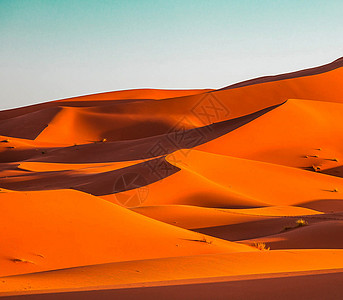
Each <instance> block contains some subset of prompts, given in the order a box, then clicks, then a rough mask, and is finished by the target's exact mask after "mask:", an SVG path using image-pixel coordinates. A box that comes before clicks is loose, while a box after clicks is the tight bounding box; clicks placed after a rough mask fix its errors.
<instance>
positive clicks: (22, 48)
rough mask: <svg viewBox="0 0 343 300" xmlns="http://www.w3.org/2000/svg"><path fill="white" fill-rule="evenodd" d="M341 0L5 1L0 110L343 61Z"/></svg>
mask: <svg viewBox="0 0 343 300" xmlns="http://www.w3.org/2000/svg"><path fill="white" fill-rule="evenodd" d="M342 11H343V1H342V0H337V1H335V0H324V1H319V0H288V1H285V0H283V1H279V0H270V1H267V0H258V1H257V0H256V1H254V0H250V1H247V0H236V1H230V0H208V1H204V0H173V1H168V0H111V1H106V0H101V1H99V0H98V1H96V0H0V109H8V108H14V107H19V106H24V105H30V104H34V103H39V102H45V101H50V100H54V99H61V98H68V97H72V96H77V95H85V94H91V93H97V92H104V91H113V90H122V89H132V88H167V89H191V88H221V87H224V86H227V85H230V84H233V83H236V82H239V81H243V80H247V79H250V78H254V77H260V76H264V75H273V74H280V73H285V72H290V71H296V70H300V69H304V68H309V67H314V66H318V65H322V64H326V63H329V62H331V61H333V60H335V59H337V58H339V57H342V56H343V18H342Z"/></svg>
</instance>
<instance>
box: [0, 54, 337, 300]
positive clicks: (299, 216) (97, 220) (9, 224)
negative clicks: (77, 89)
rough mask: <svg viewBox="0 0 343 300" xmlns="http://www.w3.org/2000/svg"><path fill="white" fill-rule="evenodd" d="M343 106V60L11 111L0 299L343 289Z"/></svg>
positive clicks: (312, 293)
mask: <svg viewBox="0 0 343 300" xmlns="http://www.w3.org/2000/svg"><path fill="white" fill-rule="evenodd" d="M342 104H343V59H342V58H341V59H338V60H336V61H335V62H333V63H331V64H328V65H325V66H321V67H317V68H312V69H308V70H302V71H298V72H294V73H289V74H282V75H277V76H271V77H261V78H257V79H253V80H248V81H246V82H242V83H239V84H235V85H233V86H229V87H226V88H223V89H219V90H211V89H204V90H154V89H137V90H126V91H115V92H106V93H100V94H94V95H85V96H79V97H74V98H68V99H62V100H56V101H50V102H45V103H41V104H37V105H32V106H27V107H22V108H17V109H10V110H4V111H0V218H1V223H0V224H1V226H0V238H1V241H2V243H1V247H0V298H3V299H113V298H115V299H152V298H155V299H273V298H275V299H290V298H293V299H300V298H301V299H342V297H343V289H342V285H341V280H342V278H343V242H342V239H341V237H342V235H343V197H342V193H343V178H342V177H343V165H342V162H343V154H342V153H343V143H342V141H343V125H342V122H341V120H342V118H343V106H342ZM299 297H300V298H299Z"/></svg>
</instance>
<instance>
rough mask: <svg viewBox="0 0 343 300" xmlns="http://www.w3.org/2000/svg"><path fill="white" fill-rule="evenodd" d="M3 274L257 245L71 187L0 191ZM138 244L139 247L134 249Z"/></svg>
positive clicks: (0, 261) (221, 250)
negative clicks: (177, 223) (228, 239)
mask: <svg viewBox="0 0 343 300" xmlns="http://www.w3.org/2000/svg"><path fill="white" fill-rule="evenodd" d="M0 201H1V202H0V205H1V210H0V211H1V212H2V215H1V220H2V224H4V226H2V227H1V229H0V235H1V237H2V238H1V239H2V240H5V241H6V243H5V244H4V245H2V247H1V250H0V251H1V252H0V266H1V267H0V276H5V275H11V274H23V273H30V272H37V271H44V270H52V269H61V268H67V267H75V266H80V265H88V264H98V263H105V262H113V261H124V260H134V259H146V258H155V257H166V256H182V255H194V254H205V253H220V252H232V251H256V249H254V248H251V247H248V246H243V245H240V244H235V243H231V242H226V241H221V240H218V239H215V238H211V237H205V236H204V235H200V234H197V233H193V232H191V231H187V230H184V229H181V228H178V227H175V226H171V225H168V224H165V223H162V222H158V221H156V220H153V219H150V218H147V217H144V216H142V215H140V214H136V213H134V212H130V211H129V210H126V209H124V208H121V207H119V206H117V205H114V204H111V203H109V202H106V201H104V200H101V199H99V198H96V197H93V196H90V195H87V194H83V193H80V192H76V191H71V190H62V191H51V192H26V193H20V192H4V193H0ZM136 245H140V246H139V251H137V249H136Z"/></svg>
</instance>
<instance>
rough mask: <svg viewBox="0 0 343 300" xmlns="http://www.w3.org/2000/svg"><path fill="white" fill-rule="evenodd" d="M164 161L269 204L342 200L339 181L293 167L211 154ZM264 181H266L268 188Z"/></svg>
mask: <svg viewBox="0 0 343 300" xmlns="http://www.w3.org/2000/svg"><path fill="white" fill-rule="evenodd" d="M166 160H167V161H168V162H169V163H171V164H173V165H175V166H177V167H178V168H180V169H182V170H183V169H184V170H188V171H189V172H193V173H196V174H200V176H204V177H206V178H207V179H208V180H211V181H214V182H216V183H217V184H218V185H222V186H225V187H227V188H228V189H230V190H232V191H234V192H237V193H241V192H243V191H244V194H245V195H246V196H247V197H249V198H252V199H256V200H257V201H261V202H264V203H267V204H268V205H297V204H298V203H302V202H306V201H313V200H319V199H337V200H339V199H342V196H341V193H340V192H334V191H335V189H337V190H338V191H340V190H343V180H342V178H338V177H333V176H328V175H325V174H320V173H314V172H308V171H305V170H299V169H296V168H291V167H286V166H281V165H275V164H270V163H264V162H259V161H252V160H247V159H241V158H236V157H229V156H224V155H218V154H212V153H208V152H202V151H198V150H191V151H189V153H188V155H187V157H185V156H184V155H183V154H182V151H176V152H174V153H173V156H170V155H168V156H167V157H166ZM263 178H268V189H266V188H265V185H264V182H263Z"/></svg>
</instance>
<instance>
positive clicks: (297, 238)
mask: <svg viewBox="0 0 343 300" xmlns="http://www.w3.org/2000/svg"><path fill="white" fill-rule="evenodd" d="M292 227H294V229H293V228H292ZM285 228H286V229H285V230H283V232H282V233H279V234H276V235H270V236H267V237H263V238H259V239H253V240H245V241H242V243H244V244H254V243H258V242H264V243H266V244H267V245H268V246H269V247H271V248H272V249H342V248H343V241H342V239H341V238H339V237H341V236H342V234H343V216H341V217H340V218H336V220H332V221H324V222H319V223H315V224H310V225H307V226H302V227H296V225H295V224H294V225H293V226H292V225H291V226H289V227H285ZM287 228H290V229H287Z"/></svg>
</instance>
